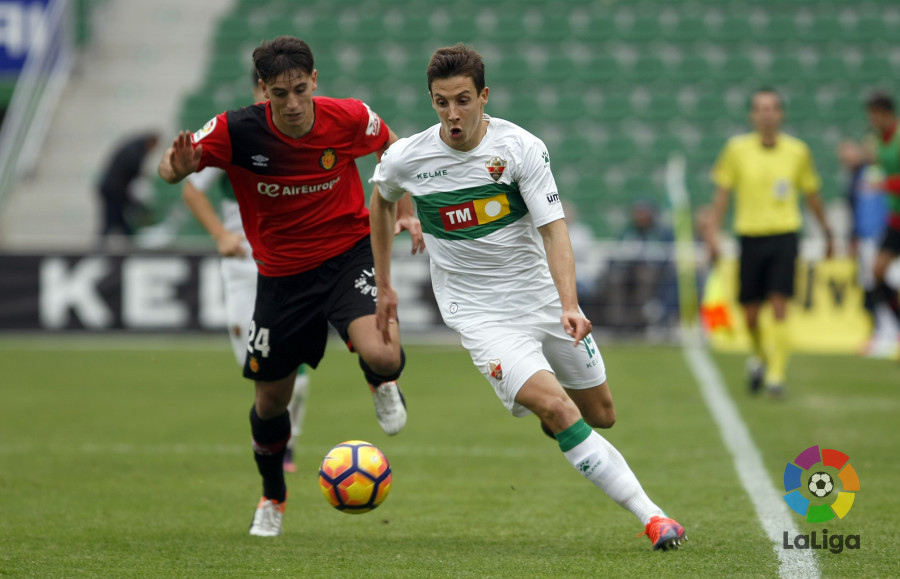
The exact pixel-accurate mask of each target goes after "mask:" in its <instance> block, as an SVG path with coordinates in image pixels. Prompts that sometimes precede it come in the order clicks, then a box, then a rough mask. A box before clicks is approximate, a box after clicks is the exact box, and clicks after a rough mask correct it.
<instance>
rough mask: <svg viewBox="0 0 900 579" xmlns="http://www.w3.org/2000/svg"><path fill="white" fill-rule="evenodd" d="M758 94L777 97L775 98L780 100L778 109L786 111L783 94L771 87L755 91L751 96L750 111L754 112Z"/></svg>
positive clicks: (763, 87) (748, 104)
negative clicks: (754, 103) (754, 101)
mask: <svg viewBox="0 0 900 579" xmlns="http://www.w3.org/2000/svg"><path fill="white" fill-rule="evenodd" d="M758 94H771V95H775V98H776V99H778V108H780V109H781V110H784V99H782V98H781V93H779V92H778V91H777V90H775V89H774V88H772V87H770V86H762V87H760V88H758V89H756V90H755V91H753V94H751V95H750V101H749V102H748V103H747V108H748V109H750V110H753V99H755V98H756V95H758Z"/></svg>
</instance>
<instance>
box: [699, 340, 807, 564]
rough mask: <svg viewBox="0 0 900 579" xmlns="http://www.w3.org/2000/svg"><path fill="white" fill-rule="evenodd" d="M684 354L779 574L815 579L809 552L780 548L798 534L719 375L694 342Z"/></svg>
mask: <svg viewBox="0 0 900 579" xmlns="http://www.w3.org/2000/svg"><path fill="white" fill-rule="evenodd" d="M684 355H685V358H686V359H687V362H688V366H690V368H691V370H692V371H693V373H694V377H695V378H696V379H697V383H698V384H699V385H700V393H701V394H702V395H703V400H704V401H705V402H706V405H707V407H708V408H709V410H710V413H711V414H712V417H713V419H714V420H715V422H716V424H717V425H718V427H719V432H720V434H721V436H722V440H723V441H724V442H725V446H726V447H727V448H728V451H729V452H730V453H731V457H732V459H733V460H734V468H735V470H736V471H737V474H738V480H740V481H741V484H742V485H743V487H744V490H745V491H746V492H747V494H748V495H749V496H750V500H751V501H752V502H753V508H754V509H755V510H756V516H757V517H759V520H760V522H761V523H762V526H763V529H764V530H765V532H766V535H767V536H768V537H769V540H770V541H772V543H773V549H774V550H775V555H776V556H777V557H778V559H779V561H780V564H779V569H778V572H779V574H780V575H781V577H785V578H788V577H790V578H794V577H811V578H817V577H819V567H818V565H817V564H816V559H815V557H814V555H813V553H812V551H811V550H808V549H791V550H787V549H784V548H783V540H784V537H783V534H784V532H785V531H787V533H788V535H789V536H790V537H791V539H793V537H794V536H795V535H797V534H798V531H797V527H796V526H795V525H794V521H793V518H792V516H791V513H790V511H789V510H788V507H787V504H786V503H785V502H784V499H783V498H782V495H781V493H779V492H778V490H777V489H776V488H775V486H774V484H773V483H772V480H771V479H770V478H769V475H768V474H767V473H766V469H765V467H764V466H763V461H762V456H761V455H760V453H759V449H758V448H756V444H755V443H754V442H753V437H752V436H751V435H750V431H749V430H748V429H747V425H746V424H745V423H744V421H743V419H742V418H741V415H740V413H739V412H738V409H737V407H736V406H735V404H734V401H733V400H732V399H731V397H730V396H729V395H728V391H727V389H726V388H725V382H724V380H723V379H722V375H721V374H720V373H719V369H718V368H717V367H716V365H715V362H713V361H712V359H711V358H710V356H709V352H707V350H706V349H705V348H704V347H703V346H702V345H700V344H699V343H697V341H691V340H688V341H686V342H685V346H684Z"/></svg>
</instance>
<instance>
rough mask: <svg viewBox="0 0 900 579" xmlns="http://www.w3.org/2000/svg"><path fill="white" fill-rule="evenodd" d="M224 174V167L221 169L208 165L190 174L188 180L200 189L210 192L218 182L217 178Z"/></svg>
mask: <svg viewBox="0 0 900 579" xmlns="http://www.w3.org/2000/svg"><path fill="white" fill-rule="evenodd" d="M224 174H225V170H224V169H219V168H218V167H206V168H205V169H201V170H200V171H197V172H196V173H191V174H190V175H188V182H189V183H190V184H191V185H193V186H194V187H196V188H197V189H199V190H200V191H203V192H204V193H208V192H209V190H210V189H212V186H213V185H214V184H215V183H216V179H218V178H219V177H221V176H222V175H224Z"/></svg>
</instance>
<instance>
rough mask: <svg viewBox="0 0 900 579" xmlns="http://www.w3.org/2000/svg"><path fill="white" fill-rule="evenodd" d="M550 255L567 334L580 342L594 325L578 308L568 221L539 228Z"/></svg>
mask: <svg viewBox="0 0 900 579" xmlns="http://www.w3.org/2000/svg"><path fill="white" fill-rule="evenodd" d="M538 231H539V232H540V234H541V238H542V239H543V241H544V250H545V251H546V252H547V263H548V264H549V266H550V275H551V276H553V283H554V284H555V285H556V290H557V291H558V292H559V300H560V302H562V310H563V312H562V317H561V318H560V321H561V322H562V325H563V328H564V329H565V330H566V333H567V334H569V335H570V336H572V338H573V339H574V340H575V346H577V345H578V342H580V341H581V340H583V339H584V338H586V337H587V335H588V334H590V333H591V329H592V327H591V321H590V320H589V319H587V318H586V317H585V316H584V314H583V313H582V312H581V309H580V308H579V307H578V292H577V290H576V289H575V256H574V254H573V253H572V242H571V241H570V240H569V229H568V227H566V221H565V219H557V220H556V221H551V222H550V223H547V224H546V225H542V226H541V227H538Z"/></svg>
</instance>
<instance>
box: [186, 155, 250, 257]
mask: <svg viewBox="0 0 900 579" xmlns="http://www.w3.org/2000/svg"><path fill="white" fill-rule="evenodd" d="M210 170H215V169H210V168H207V169H204V171H210ZM181 198H182V199H183V200H184V204H185V205H187V206H188V209H190V211H191V213H192V214H193V215H194V217H195V218H196V219H197V221H198V222H200V225H202V226H203V228H204V229H205V230H206V231H207V233H209V235H210V237H212V238H213V239H214V240H215V242H216V249H217V250H218V252H219V255H221V256H222V257H246V255H247V253H246V252H245V251H244V246H243V241H244V236H243V235H240V234H238V233H232V232H231V231H228V229H226V228H225V224H223V223H222V220H221V219H219V216H218V215H217V214H216V210H215V209H214V208H213V206H212V203H210V202H209V197H207V196H206V193H205V192H204V191H201V190H200V189H198V188H197V187H195V186H194V184H193V183H191V181H190V179H189V180H187V181H186V182H185V183H184V186H183V187H182V188H181Z"/></svg>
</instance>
